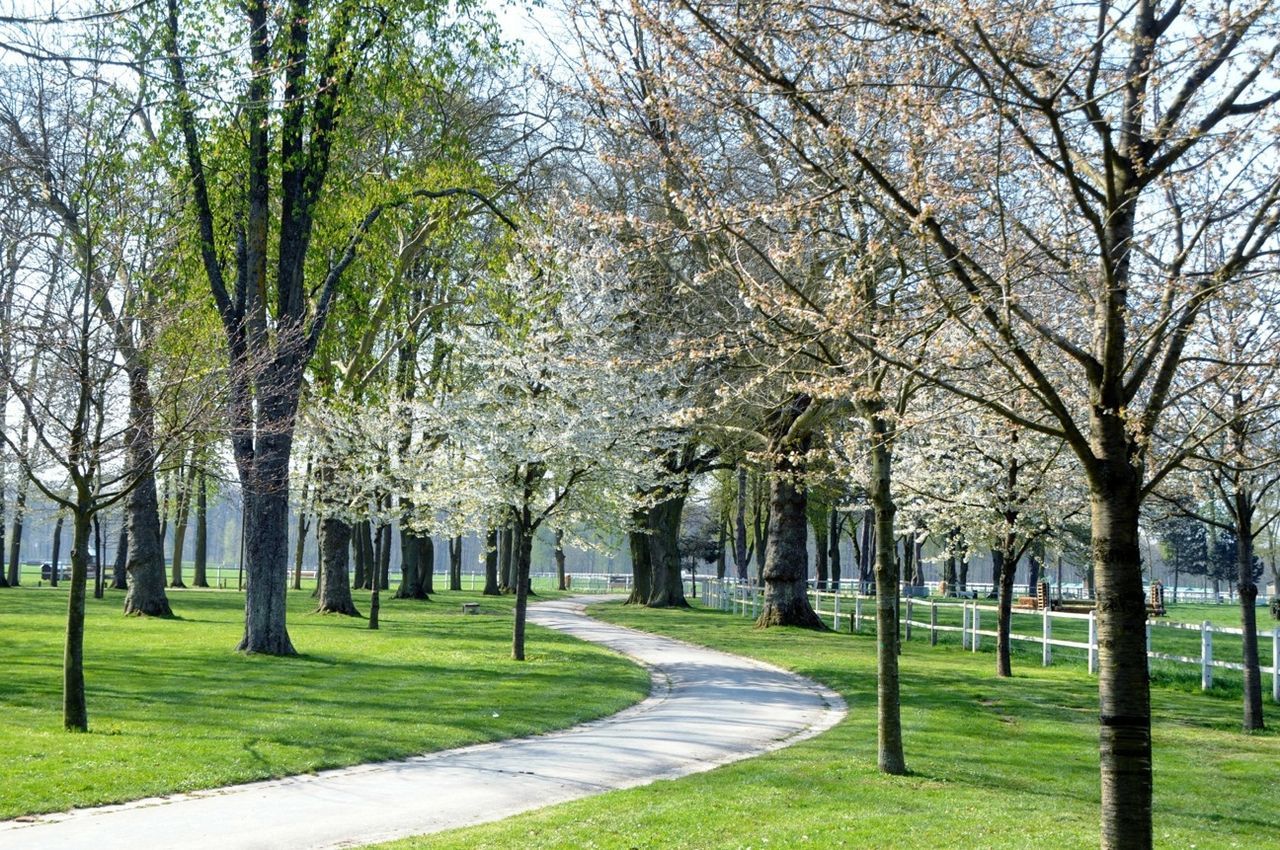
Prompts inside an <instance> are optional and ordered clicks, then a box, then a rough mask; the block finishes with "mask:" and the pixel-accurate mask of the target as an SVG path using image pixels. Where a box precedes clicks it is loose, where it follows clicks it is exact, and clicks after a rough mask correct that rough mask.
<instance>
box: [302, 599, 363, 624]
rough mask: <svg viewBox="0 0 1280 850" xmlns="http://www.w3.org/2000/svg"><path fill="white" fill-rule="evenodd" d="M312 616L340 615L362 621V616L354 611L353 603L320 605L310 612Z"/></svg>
mask: <svg viewBox="0 0 1280 850" xmlns="http://www.w3.org/2000/svg"><path fill="white" fill-rule="evenodd" d="M311 613H313V614H341V615H342V616H344V617H359V618H360V619H362V620H363V619H364V614H361V613H360V612H359V611H357V610H356V606H355V603H354V602H346V603H337V604H333V605H321V606H319V607H318V608H316V610H315V611H312V612H311Z"/></svg>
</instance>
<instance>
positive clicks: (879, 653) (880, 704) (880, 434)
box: [868, 413, 907, 776]
mask: <svg viewBox="0 0 1280 850" xmlns="http://www.w3.org/2000/svg"><path fill="white" fill-rule="evenodd" d="M868 420H869V424H870V426H871V445H870V450H871V481H870V493H869V494H868V495H869V496H870V500H871V505H872V508H873V510H874V511H875V532H876V533H875V540H876V545H875V553H876V559H875V576H876V638H877V641H876V737H877V742H878V762H879V767H880V770H881V771H882V772H884V773H889V774H893V775H897V776H901V775H904V774H906V772H907V762H906V757H905V755H904V754H903V749H902V703H901V689H900V685H899V680H898V572H897V562H896V559H895V552H894V549H895V547H894V538H893V521H894V516H895V515H896V514H897V506H896V505H895V504H894V502H893V455H892V453H891V451H890V448H889V445H888V442H887V440H888V426H887V424H886V423H885V421H884V419H883V418H882V417H881V416H879V415H877V414H874V413H873V414H872V415H871V416H869V417H868Z"/></svg>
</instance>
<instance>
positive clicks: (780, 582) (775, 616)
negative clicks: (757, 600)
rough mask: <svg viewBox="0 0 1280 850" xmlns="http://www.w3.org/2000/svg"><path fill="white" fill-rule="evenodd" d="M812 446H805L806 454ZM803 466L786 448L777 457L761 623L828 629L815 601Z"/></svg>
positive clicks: (758, 620)
mask: <svg viewBox="0 0 1280 850" xmlns="http://www.w3.org/2000/svg"><path fill="white" fill-rule="evenodd" d="M805 448H807V447H806V446H801V447H800V452H801V454H803V452H804V450H805ZM802 472H803V469H802V468H801V467H800V466H799V464H797V463H793V462H792V460H791V459H790V457H789V456H788V455H786V454H783V455H781V456H780V457H779V458H778V460H777V461H775V463H774V473H775V474H774V475H773V476H771V477H770V480H769V540H768V544H767V546H766V547H765V552H766V554H765V561H764V571H763V578H764V605H763V607H762V608H761V609H760V616H759V617H757V618H756V628H758V629H762V628H768V627H769V626H802V627H804V628H807V629H820V630H823V631H825V630H826V628H827V627H826V625H825V624H824V623H823V622H822V620H821V619H819V617H818V615H817V613H816V612H814V610H813V607H812V606H811V605H809V592H808V582H807V578H808V572H809V519H808V516H807V515H806V511H805V505H806V501H807V499H806V497H805V492H804V487H803V485H802V484H801V483H800V482H799V481H798V480H797V479H798V477H799V476H800V474H801V473H802Z"/></svg>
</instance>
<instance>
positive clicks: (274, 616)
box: [236, 375, 346, 655]
mask: <svg viewBox="0 0 1280 850" xmlns="http://www.w3.org/2000/svg"><path fill="white" fill-rule="evenodd" d="M264 380H265V378H264ZM281 386H283V387H285V388H287V387H296V386H297V385H296V383H295V382H293V381H292V379H289V378H287V377H286V376H283V375H282V376H279V377H278V379H277V381H276V382H275V385H273V386H272V392H271V393H267V395H268V396H272V395H277V394H279V391H280V390H279V388H280V387H281ZM262 408H263V419H262V421H264V422H270V423H276V424H274V425H273V426H272V427H270V428H268V429H266V433H262V434H259V435H258V436H257V439H256V440H255V441H254V443H255V445H254V447H253V455H252V460H251V461H250V464H251V465H250V466H248V468H246V465H245V463H244V458H241V459H240V461H239V462H240V464H241V476H240V480H241V487H242V489H243V491H244V498H245V507H246V511H245V514H246V516H245V532H246V534H245V597H244V600H245V601H244V614H245V624H244V637H243V638H242V639H241V640H240V644H239V645H238V646H237V647H236V648H237V649H238V650H239V651H241V652H253V653H262V654H265V655H295V654H297V653H296V651H295V650H294V648H293V642H292V641H290V640H289V631H288V628H287V627H286V625H285V587H286V586H287V584H288V572H287V570H286V568H285V565H286V564H287V563H288V562H289V455H290V453H291V452H292V448H293V429H292V422H293V413H294V411H295V410H296V401H295V400H292V399H280V398H268V399H266V400H264V401H263V402H262ZM282 408H285V409H282ZM283 423H289V427H287V428H286V427H284V425H283ZM246 482H247V486H246ZM343 578H344V579H345V578H346V576H343Z"/></svg>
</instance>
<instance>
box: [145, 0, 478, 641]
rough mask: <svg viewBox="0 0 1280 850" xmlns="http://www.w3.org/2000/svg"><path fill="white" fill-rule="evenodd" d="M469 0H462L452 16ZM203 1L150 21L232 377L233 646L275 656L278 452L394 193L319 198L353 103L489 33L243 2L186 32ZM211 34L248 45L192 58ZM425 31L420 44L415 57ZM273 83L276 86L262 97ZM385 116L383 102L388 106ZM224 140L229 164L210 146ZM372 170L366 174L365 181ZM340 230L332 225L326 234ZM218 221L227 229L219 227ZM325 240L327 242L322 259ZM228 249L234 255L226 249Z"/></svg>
mask: <svg viewBox="0 0 1280 850" xmlns="http://www.w3.org/2000/svg"><path fill="white" fill-rule="evenodd" d="M468 8H469V7H468V5H467V4H465V3H462V4H459V6H458V9H459V12H460V13H461V14H462V15H465V14H466V13H467V10H468ZM204 11H205V10H204V9H203V8H202V7H197V6H194V5H192V6H187V7H182V8H180V4H179V2H178V0H168V3H167V6H166V9H165V14H164V15H163V19H162V20H161V22H160V29H161V38H162V42H163V53H164V56H163V60H164V64H165V66H166V69H167V71H168V74H167V78H168V79H169V80H170V83H171V86H172V94H173V97H172V99H171V101H170V108H171V110H172V113H173V120H174V122H175V124H176V125H177V127H178V129H179V131H180V134H181V145H182V150H183V154H184V165H183V172H184V176H185V178H186V180H187V181H189V184H190V187H191V196H192V205H193V213H194V216H195V218H196V221H197V224H198V230H199V236H198V239H197V240H196V247H197V248H198V251H199V254H200V258H201V265H202V268H203V274H204V277H205V279H206V282H207V284H208V286H209V291H210V293H211V294H212V296H213V300H214V303H215V305H216V307H217V311H218V315H219V317H220V318H221V321H222V326H223V331H224V336H225V344H226V357H227V361H228V364H229V366H230V370H231V374H232V376H233V385H232V387H231V391H230V399H229V402H228V406H227V415H228V420H229V424H230V429H231V435H232V437H231V443H232V450H233V455H234V458H235V462H236V467H237V473H238V475H239V478H240V487H241V491H242V494H243V498H244V500H245V503H246V512H245V515H246V525H247V527H246V535H245V537H246V539H245V553H246V558H247V575H248V585H247V588H246V595H245V631H244V637H243V638H242V640H241V641H240V645H239V649H240V650H242V651H245V652H259V653H267V654H273V655H287V654H292V653H293V652H294V649H293V644H292V642H291V641H290V639H289V634H288V630H287V628H286V625H285V607H284V595H285V584H286V577H285V572H284V571H283V570H281V569H279V565H280V564H283V563H285V561H286V560H287V551H286V550H287V547H288V526H287V523H288V494H289V480H288V479H289V462H290V457H291V455H292V449H293V431H294V423H295V419H296V416H297V413H298V405H299V401H300V392H301V387H302V381H303V376H304V372H305V369H306V367H307V365H308V364H309V363H310V362H311V359H312V356H313V355H314V353H315V351H316V347H317V345H318V344H319V341H320V339H321V336H322V334H323V332H324V328H325V325H326V323H327V322H328V320H329V317H330V314H331V311H332V309H333V305H334V303H335V300H336V298H337V295H338V291H339V288H340V285H341V283H342V281H343V278H344V275H345V273H346V271H347V269H348V267H349V266H350V265H351V263H352V262H353V261H354V260H355V258H356V255H357V252H358V250H359V248H360V246H361V244H362V243H363V241H364V239H365V237H366V236H367V234H368V233H369V231H370V229H371V228H372V227H373V226H374V224H375V223H376V222H377V220H378V219H379V218H380V217H381V216H382V213H383V212H384V211H386V209H387V208H388V205H389V204H393V203H400V201H399V200H397V199H394V198H392V199H387V200H384V201H381V202H378V203H374V204H372V205H370V206H369V207H367V208H366V209H367V211H366V212H364V213H363V215H361V216H360V217H359V218H357V219H356V220H355V221H351V220H350V218H351V216H350V213H349V212H346V211H344V210H342V209H339V208H335V207H334V206H332V205H329V204H326V203H325V197H324V192H325V190H326V188H327V187H328V186H329V178H330V176H331V173H332V172H333V170H334V165H335V162H337V161H339V160H340V159H341V158H342V157H343V156H344V155H347V154H349V153H350V151H349V146H350V145H351V144H352V143H353V142H354V139H352V138H351V137H350V136H349V135H348V133H347V130H348V129H349V126H350V125H351V124H352V123H354V124H360V123H362V122H357V121H354V119H353V116H355V115H362V116H365V117H366V118H367V117H368V116H370V115H373V114H376V113H377V112H378V111H379V109H381V108H383V107H384V106H385V105H386V100H387V98H388V97H392V98H394V96H395V95H396V93H397V92H398V91H399V88H398V85H397V80H398V79H399V81H400V82H403V81H406V80H411V79H416V77H412V76H408V77H401V76H400V75H401V74H402V73H403V72H405V71H407V70H409V69H413V70H415V71H422V72H429V71H430V69H431V66H432V65H433V64H434V63H435V62H446V61H447V58H446V57H447V53H448V50H446V49H444V47H443V46H444V45H457V46H462V45H466V44H470V43H473V42H474V43H478V44H483V43H484V42H485V40H486V39H485V37H484V33H483V32H482V31H479V32H478V31H477V29H476V28H475V27H473V26H469V25H467V23H466V21H465V20H462V19H459V18H458V17H455V16H453V15H451V14H450V10H449V9H446V8H445V7H444V6H442V5H440V4H436V3H413V4H400V5H396V6H393V7H371V6H367V5H363V4H359V3H355V2H349V0H333V2H327V3H314V4H313V3H311V2H308V0H293V2H288V3H279V4H275V3H268V2H266V0H250V2H248V3H246V4H245V6H244V8H243V10H242V14H241V15H239V16H237V17H234V18H231V19H228V20H227V21H226V26H228V27H230V28H231V30H232V32H233V33H234V35H233V36H232V37H230V38H228V37H227V35H228V34H227V33H225V32H219V31H216V30H213V29H210V28H208V27H205V28H197V29H196V33H197V35H196V37H195V38H192V37H190V36H188V35H187V34H186V33H187V32H188V31H189V30H188V28H189V27H192V26H193V24H195V23H196V22H198V21H200V20H201V18H202V17H203V16H204ZM210 17H211V18H212V19H214V20H217V19H218V18H219V16H217V15H213V16H210ZM214 40H217V41H219V42H221V43H232V44H247V45H248V50H247V53H242V52H239V51H232V52H226V53H224V52H221V51H215V52H216V53H217V54H218V55H219V56H220V57H223V59H222V61H220V62H214V63H203V62H201V61H196V60H193V58H192V56H191V55H190V54H191V53H192V51H191V50H190V47H192V46H196V45H199V44H201V43H208V42H211V41H214ZM423 44H431V45H432V52H431V53H430V54H429V55H428V56H427V57H425V58H424V57H423V55H422V53H421V51H420V46H421V45H423ZM436 51H438V52H436ZM415 61H416V62H417V64H418V67H415ZM240 79H243V80H247V82H246V83H245V84H244V86H243V88H242V89H241V88H240V86H239V85H238V84H237V83H236V82H234V81H236V80H240ZM229 89H231V90H238V95H237V98H236V102H235V103H234V104H233V105H232V107H231V108H230V109H229V110H228V109H220V108H218V104H221V103H223V101H222V94H223V93H224V92H225V91H227V90H229ZM277 89H278V91H280V92H281V93H282V97H281V98H280V99H279V100H276V99H274V98H273V97H272V93H273V91H276V90H277ZM395 114H396V110H395V109H393V108H388V109H387V117H388V118H389V119H394V117H395ZM215 140H217V141H218V142H219V144H214V142H215ZM224 152H225V154H226V155H227V156H228V158H227V160H226V161H225V162H223V161H221V160H216V159H215V160H211V159H210V157H211V155H213V154H214V153H217V154H219V155H221V154H223V153H224ZM210 165H213V166H214V168H215V169H221V168H223V167H225V168H228V169H233V170H234V173H236V174H237V175H238V177H239V178H240V179H239V180H238V181H231V182H229V183H227V184H223V183H222V182H220V181H218V182H214V181H211V180H210V179H209V174H210V173H211V170H210ZM374 182H375V181H373V180H368V179H367V181H366V183H365V186H366V187H367V188H368V189H369V190H370V191H372V190H373V186H374ZM421 191H424V192H426V191H429V190H425V189H424V190H421ZM455 191H458V190H455ZM436 194H439V193H438V192H437V193H436ZM273 214H275V215H276V216H277V217H278V220H277V221H276V222H275V223H274V224H272V223H271V217H272V215H273ZM342 230H346V232H347V235H346V236H344V237H342V236H338V235H337V234H338V233H339V232H340V231H342ZM228 232H230V233H233V234H234V236H233V238H231V239H227V238H225V237H224V236H222V234H225V233H228ZM228 242H230V245H228V244H227V243H228ZM231 246H234V247H231ZM317 248H320V249H321V250H317ZM324 248H332V249H333V252H334V253H333V254H332V255H330V256H327V257H326V256H325V253H326V252H325V251H324V250H323V249H324ZM229 256H233V257H234V261H233V262H230V263H228V262H226V261H225V258H227V257H229ZM308 280H310V281H312V283H310V284H309V283H308Z"/></svg>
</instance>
